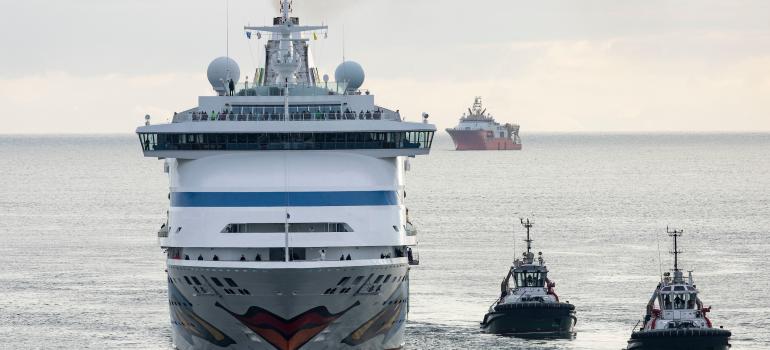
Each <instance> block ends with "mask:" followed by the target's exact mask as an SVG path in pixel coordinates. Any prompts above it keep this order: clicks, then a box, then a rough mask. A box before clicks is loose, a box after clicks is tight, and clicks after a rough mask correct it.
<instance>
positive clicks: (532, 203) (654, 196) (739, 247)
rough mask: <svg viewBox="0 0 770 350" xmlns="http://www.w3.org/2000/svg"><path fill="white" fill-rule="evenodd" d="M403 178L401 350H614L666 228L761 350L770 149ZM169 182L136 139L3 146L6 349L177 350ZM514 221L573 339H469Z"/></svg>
mask: <svg viewBox="0 0 770 350" xmlns="http://www.w3.org/2000/svg"><path fill="white" fill-rule="evenodd" d="M411 163H412V171H410V172H409V173H408V174H407V181H408V183H407V199H406V200H407V204H408V206H409V208H410V214H411V216H412V220H413V221H414V222H415V224H416V225H417V226H418V229H419V238H420V242H421V243H420V255H421V263H422V264H421V265H420V266H418V267H415V268H414V269H413V270H412V272H411V288H412V300H411V305H410V307H411V313H410V315H409V319H410V321H409V325H408V328H407V348H408V349H614V350H618V349H621V348H623V347H624V346H625V345H626V340H627V339H628V336H629V335H630V332H631V329H632V327H633V326H634V325H635V324H636V322H637V321H638V320H639V319H640V318H641V316H642V313H643V310H644V306H645V304H646V302H647V300H648V298H649V296H650V293H651V292H652V290H653V288H654V287H655V285H656V283H657V280H658V274H659V269H660V265H659V259H658V252H659V249H658V244H660V247H661V249H660V251H662V253H663V256H662V259H663V263H664V268H668V267H669V266H670V262H671V258H670V256H669V255H668V254H667V252H668V250H669V248H668V245H669V241H668V237H666V236H665V229H666V226H667V225H671V226H675V227H678V228H682V229H684V230H685V235H684V237H683V238H682V240H681V243H682V246H683V249H684V250H685V253H684V254H683V255H682V257H681V263H682V265H683V266H684V267H685V269H688V270H694V272H693V273H694V276H695V280H696V283H697V284H698V286H699V288H700V289H701V291H702V293H701V298H702V299H703V300H704V302H705V304H706V305H712V306H713V312H712V313H711V314H710V316H711V319H712V320H713V321H714V323H715V325H721V326H724V327H725V328H727V329H730V330H731V331H732V332H733V338H732V344H733V349H739V350H742V349H747V350H749V349H768V348H770V332H768V330H770V299H769V298H767V290H768V289H769V288H770V269H769V268H768V267H769V266H768V252H769V251H770V235H769V234H768V233H769V232H768V231H770V229H769V228H770V135H769V134H724V135H720V134H697V135H688V134H660V135H583V134H579V135H578V134H556V135H550V134H537V135H524V150H523V151H521V152H454V151H452V150H451V141H450V140H448V139H447V138H438V139H437V141H436V143H435V144H434V150H433V152H432V154H431V155H430V156H428V157H421V158H417V159H413V160H412V161H411ZM162 169H163V166H162V163H161V162H159V161H157V160H153V159H145V158H142V157H141V154H140V149H139V145H138V141H137V139H136V138H135V137H134V136H127V135H114V136H0V176H2V181H0V339H2V341H0V349H75V348H78V349H168V348H169V347H170V343H171V340H170V339H171V338H170V330H169V318H168V304H167V303H168V302H167V299H166V282H165V274H164V265H163V259H164V257H163V255H162V254H161V251H160V249H159V248H158V246H157V241H156V231H157V228H158V227H159V226H160V224H161V222H162V221H163V217H164V213H165V210H166V208H165V207H166V205H167V200H166V198H165V197H166V193H167V186H168V185H167V182H166V178H165V174H163V171H162ZM519 217H529V218H531V219H533V220H534V221H535V223H536V224H535V228H534V230H533V234H534V239H535V242H534V246H535V249H536V250H537V251H542V252H543V254H544V257H545V259H546V262H547V264H548V266H549V268H550V269H551V274H550V276H551V278H552V279H553V280H555V281H556V282H557V288H556V290H557V292H558V293H559V295H560V296H561V298H562V299H563V300H569V301H570V302H571V303H573V304H575V305H576V306H577V312H578V324H577V327H576V330H577V336H576V337H575V339H573V340H523V339H517V338H507V337H498V336H494V335H487V334H483V333H481V332H480V331H479V328H478V323H479V321H480V320H481V319H482V317H483V315H484V313H485V312H486V310H487V308H488V307H489V305H490V304H491V303H492V302H493V301H494V299H495V298H496V297H497V295H498V290H499V283H500V280H501V279H502V278H503V277H504V274H505V273H506V272H507V269H508V266H509V265H510V263H511V260H512V258H513V256H514V255H515V254H516V255H517V253H516V252H520V251H521V250H522V249H523V247H524V245H523V242H522V241H521V240H522V239H523V232H522V229H521V227H520V226H519V225H518V218H519ZM514 238H515V241H516V243H514ZM514 244H515V249H516V250H514Z"/></svg>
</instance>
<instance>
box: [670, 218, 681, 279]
mask: <svg viewBox="0 0 770 350" xmlns="http://www.w3.org/2000/svg"><path fill="white" fill-rule="evenodd" d="M666 232H667V233H668V235H669V237H674V250H673V251H672V252H671V254H674V271H675V272H676V271H679V254H682V251H681V250H679V247H678V245H677V240H676V239H677V238H679V237H682V233H683V232H684V230H676V229H669V228H668V227H666Z"/></svg>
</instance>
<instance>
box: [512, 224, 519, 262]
mask: <svg viewBox="0 0 770 350" xmlns="http://www.w3.org/2000/svg"><path fill="white" fill-rule="evenodd" d="M513 226H514V228H513V260H516V254H518V253H516V227H515V226H516V225H513Z"/></svg>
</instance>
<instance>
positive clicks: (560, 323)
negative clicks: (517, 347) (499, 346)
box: [481, 303, 577, 336]
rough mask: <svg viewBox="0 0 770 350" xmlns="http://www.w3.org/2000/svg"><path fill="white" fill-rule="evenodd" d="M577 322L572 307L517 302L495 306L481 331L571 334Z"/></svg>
mask: <svg viewBox="0 0 770 350" xmlns="http://www.w3.org/2000/svg"><path fill="white" fill-rule="evenodd" d="M528 304H529V305H528ZM576 323H577V318H576V317H575V309H574V306H573V305H571V304H562V303H559V304H550V303H546V304H540V303H538V304H534V303H517V304H505V305H498V306H497V307H495V311H494V312H490V313H487V314H486V315H485V316H484V321H483V322H482V323H481V328H482V329H483V330H484V331H485V332H487V333H492V334H522V335H543V336H549V335H570V334H572V333H573V332H574V326H575V324H576Z"/></svg>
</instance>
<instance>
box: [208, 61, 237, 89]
mask: <svg viewBox="0 0 770 350" xmlns="http://www.w3.org/2000/svg"><path fill="white" fill-rule="evenodd" d="M206 75H207V76H208V78H209V83H210V84H211V87H212V88H213V89H214V91H216V92H217V93H218V94H220V95H224V94H226V93H227V90H228V82H229V81H230V80H232V81H233V83H235V84H238V80H239V79H240V78H241V69H240V68H239V67H238V63H236V62H235V60H233V59H232V58H230V57H219V58H217V59H215V60H213V61H211V63H210V64H209V68H208V71H207V74H206Z"/></svg>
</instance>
